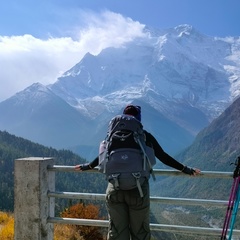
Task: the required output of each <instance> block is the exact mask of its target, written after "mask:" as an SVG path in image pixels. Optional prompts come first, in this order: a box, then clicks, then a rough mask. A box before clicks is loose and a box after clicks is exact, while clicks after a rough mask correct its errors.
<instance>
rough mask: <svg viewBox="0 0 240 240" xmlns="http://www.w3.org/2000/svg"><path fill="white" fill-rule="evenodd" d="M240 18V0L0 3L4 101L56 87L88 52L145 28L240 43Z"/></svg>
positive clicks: (19, 0)
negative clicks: (34, 87) (189, 29)
mask: <svg viewBox="0 0 240 240" xmlns="http://www.w3.org/2000/svg"><path fill="white" fill-rule="evenodd" d="M239 12H240V1H239V0H198V1H197V0H36V1H33V0H8V1H0V65H1V72H0V84H1V86H4V88H2V87H1V88H0V101H2V100H4V99H6V98H8V97H10V96H12V95H13V94H15V93H16V92H18V91H21V90H23V89H24V88H25V87H27V86H29V85H31V84H32V83H34V82H41V83H43V84H49V83H53V82H55V81H56V79H57V77H59V76H60V75H61V74H62V73H63V72H64V71H66V70H68V69H69V68H70V67H72V66H73V65H75V64H76V63H77V62H79V61H80V60H81V58H82V57H83V56H84V54H85V53H86V52H91V53H93V54H98V53H99V52H100V51H101V49H103V48H105V47H108V46H118V45H121V44H123V43H124V42H126V41H130V40H131V39H133V38H134V37H137V36H140V35H141V34H142V32H141V31H142V28H143V27H144V25H148V26H151V27H155V28H159V29H166V28H172V27H176V26H177V25H180V24H190V25H192V26H193V27H195V28H196V29H197V30H198V31H199V32H201V33H203V34H206V35H209V36H217V37H227V36H238V37H239V36H240V26H239V23H240V14H239ZM16 76H17V77H16Z"/></svg>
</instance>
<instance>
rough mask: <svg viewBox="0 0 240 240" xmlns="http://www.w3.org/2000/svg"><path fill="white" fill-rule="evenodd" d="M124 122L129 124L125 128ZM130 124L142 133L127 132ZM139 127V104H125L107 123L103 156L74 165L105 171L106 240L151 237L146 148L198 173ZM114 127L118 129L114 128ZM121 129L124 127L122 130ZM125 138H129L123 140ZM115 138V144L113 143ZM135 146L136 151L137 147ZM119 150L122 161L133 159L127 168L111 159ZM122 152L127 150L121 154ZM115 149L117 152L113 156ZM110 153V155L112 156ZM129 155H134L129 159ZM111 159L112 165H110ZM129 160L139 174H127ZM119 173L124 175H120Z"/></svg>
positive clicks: (166, 161) (146, 239)
mask: <svg viewBox="0 0 240 240" xmlns="http://www.w3.org/2000/svg"><path fill="white" fill-rule="evenodd" d="M121 121H122V122H121ZM119 122H121V124H119ZM129 123H130V125H129ZM126 125H129V126H127V127H126ZM133 125H134V128H136V129H137V130H136V132H138V133H139V135H141V136H140V137H138V138H137V137H136V136H131V134H129V132H131V131H128V130H129V129H131V127H132V126H133ZM121 126H125V127H126V129H127V128H128V129H127V130H126V129H125V127H122V128H123V129H122V131H120V130H119V128H120V127H121ZM141 127H142V124H141V107H140V106H135V105H127V106H126V107H125V109H124V111H123V115H119V116H117V117H116V118H113V119H112V120H111V121H110V123H109V129H108V136H107V138H106V141H105V145H104V146H102V147H103V148H105V149H106V151H105V154H107V156H106V155H105V157H102V156H103V154H104V153H102V152H100V154H99V156H98V157H96V158H95V159H94V160H93V161H92V162H90V163H85V164H80V165H76V166H75V169H76V170H80V171H85V170H90V169H92V168H94V167H96V166H100V169H101V171H102V172H104V173H106V174H107V180H108V181H109V182H108V186H107V190H106V206H107V210H108V215H109V229H108V236H107V239H108V240H130V239H131V240H150V238H151V233H150V221H149V217H150V216H149V213H150V193H149V181H148V180H149V175H150V173H151V172H152V168H151V165H154V160H152V157H151V156H150V154H148V153H146V152H147V151H146V149H147V150H148V151H149V150H150V151H151V149H152V151H153V153H154V154H153V155H154V158H155V156H156V158H158V159H159V160H160V161H161V162H162V163H164V164H166V165H168V166H170V167H172V168H175V169H177V170H179V171H182V172H183V173H185V174H189V175H192V176H194V175H197V174H199V173H200V170H199V169H195V168H190V167H187V166H184V165H183V164H181V163H180V162H178V161H176V160H175V159H174V158H172V157H171V156H170V155H168V154H167V153H166V152H164V150H163V149H162V147H161V146H160V145H159V143H158V142H157V140H156V139H155V138H154V137H153V135H152V134H150V133H149V132H147V131H146V130H144V129H143V130H142V131H141ZM116 129H117V130H118V131H115V130H116ZM123 130H125V133H124V131H123ZM114 131H115V132H116V134H119V135H116V136H115V135H114V134H113V132H114ZM121 132H123V133H121ZM120 133H121V134H120ZM126 133H127V134H126ZM124 134H125V135H124ZM129 136H130V137H129ZM114 137H115V140H114ZM127 138H128V139H129V140H126V139H127ZM130 138H131V139H132V143H130V142H127V141H130ZM116 139H117V140H118V141H117V140H116ZM143 139H144V140H143ZM115 141H116V142H117V144H116V143H115V144H114V142H115ZM121 144H123V145H121ZM116 145H119V146H116ZM120 145H121V146H120ZM140 145H141V146H140ZM100 148H101V146H100ZM134 148H135V149H134ZM137 148H138V150H136V149H137ZM109 149H110V150H109ZM114 149H115V150H116V151H115V150H114ZM118 149H120V150H121V149H122V150H121V152H120V156H121V157H120V158H121V161H123V162H124V161H127V159H128V158H129V159H130V160H132V159H133V160H134V161H129V162H127V164H128V165H127V167H125V168H126V169H121V168H122V165H123V164H122V165H121V164H118V165H117V164H115V162H114V161H118V160H119V159H120V158H119V157H118V155H119V154H118V155H117V153H119V152H118ZM107 151H108V152H107ZM123 151H125V152H126V153H125V154H123ZM115 152H116V155H114V153H115ZM138 152H139V153H138ZM112 153H113V156H112V157H111V154H112ZM140 153H141V154H140ZM129 156H135V157H132V158H131V157H129ZM140 156H141V159H143V158H144V159H147V160H146V162H144V165H145V169H140V167H139V166H140V165H141V168H143V167H142V165H143V164H140V165H139V164H137V161H139V160H138V158H140ZM106 159H107V160H106ZM101 161H102V162H101ZM107 161H109V162H107ZM141 161H143V160H141ZM110 162H111V164H109V163H110ZM124 163H125V162H124ZM131 163H134V164H135V165H136V168H138V170H137V171H139V173H140V174H136V173H135V175H134V173H131V174H130V173H129V171H130V172H132V169H133V168H134V164H131ZM108 164H109V166H110V167H109V166H108ZM115 165H116V166H117V168H118V169H117V170H118V171H117V172H119V173H118V174H112V173H114V171H113V168H114V167H115ZM138 165H139V166H138ZM130 169H131V170H130ZM128 170H129V171H128ZM122 172H123V174H121V173H122ZM147 172H148V173H147ZM124 176H125V179H124ZM131 178H132V179H133V180H132V179H131ZM134 179H135V180H134ZM124 180H125V181H124ZM130 183H131V184H134V185H133V187H132V188H129V189H128V188H127V184H130ZM121 184H125V185H126V186H123V185H122V186H121ZM125 189H128V190H125Z"/></svg>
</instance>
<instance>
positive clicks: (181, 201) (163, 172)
mask: <svg viewBox="0 0 240 240" xmlns="http://www.w3.org/2000/svg"><path fill="white" fill-rule="evenodd" d="M48 170H49V171H55V172H75V173H82V171H76V170H75V168H74V166H61V165H53V166H48ZM153 171H154V174H155V175H160V176H181V177H190V176H189V175H186V174H184V173H182V172H181V171H177V170H168V169H153ZM87 172H93V173H99V171H98V168H94V169H91V170H88V171H87ZM196 177H203V178H220V179H232V178H233V173H232V172H214V171H202V172H201V174H199V175H197V176H196ZM48 197H49V198H68V199H88V200H101V201H103V200H105V194H98V193H77V192H58V191H56V192H51V191H49V192H48ZM150 201H151V202H155V203H164V204H171V205H173V204H175V205H211V206H218V207H223V206H227V204H228V201H224V200H209V199H188V198H169V197H156V196H151V197H150ZM48 222H49V223H63V224H73V225H85V226H97V227H108V223H109V222H108V220H96V219H75V218H60V217H49V218H48ZM150 228H151V230H154V231H165V232H175V233H182V234H191V235H194V234H198V235H205V236H211V235H215V236H220V235H221V231H222V229H220V228H206V227H195V226H179V225H166V224H154V223H150ZM233 232H234V235H235V236H238V237H239V236H240V230H234V231H233Z"/></svg>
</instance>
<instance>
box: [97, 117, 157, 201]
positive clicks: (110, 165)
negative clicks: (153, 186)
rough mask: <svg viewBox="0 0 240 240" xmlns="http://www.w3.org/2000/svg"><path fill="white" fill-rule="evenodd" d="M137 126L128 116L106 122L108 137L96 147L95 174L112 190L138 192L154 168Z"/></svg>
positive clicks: (151, 152) (150, 155)
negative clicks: (96, 163) (110, 184)
mask: <svg viewBox="0 0 240 240" xmlns="http://www.w3.org/2000/svg"><path fill="white" fill-rule="evenodd" d="M145 138H146V136H145V134H144V130H143V126H142V124H141V122H139V121H138V120H137V119H136V118H134V117H133V116H129V115H118V116H116V117H115V118H113V119H112V120H111V121H110V124H109V128H108V135H107V137H106V139H105V140H104V141H102V142H101V143H100V147H99V171H100V172H102V173H104V174H106V178H107V180H108V181H109V182H111V183H112V184H113V185H114V187H115V189H120V190H130V189H134V188H138V190H139V193H140V196H141V197H143V193H142V188H141V185H142V183H143V182H144V181H145V179H146V178H147V179H149V178H150V174H152V176H153V178H154V179H155V177H154V175H153V171H152V166H153V165H155V164H156V160H155V154H154V150H153V149H152V148H151V147H149V146H147V145H146V142H145Z"/></svg>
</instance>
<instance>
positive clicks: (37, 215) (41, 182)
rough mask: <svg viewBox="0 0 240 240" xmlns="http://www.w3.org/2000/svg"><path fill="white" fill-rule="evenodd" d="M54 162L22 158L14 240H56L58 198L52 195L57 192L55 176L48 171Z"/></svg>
mask: <svg viewBox="0 0 240 240" xmlns="http://www.w3.org/2000/svg"><path fill="white" fill-rule="evenodd" d="M53 164H54V160H53V159H52V158H36V157H30V158H21V159H16V160H15V165H14V219H15V222H14V239H15V240H26V239H27V240H52V239H53V224H52V223H48V222H47V219H48V216H50V217H53V216H54V205H55V202H54V198H50V199H49V198H48V196H47V193H48V191H55V173H54V172H52V171H48V169H47V167H48V166H49V165H51V166H52V165H53Z"/></svg>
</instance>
